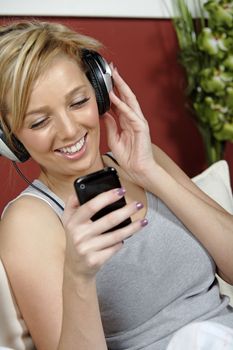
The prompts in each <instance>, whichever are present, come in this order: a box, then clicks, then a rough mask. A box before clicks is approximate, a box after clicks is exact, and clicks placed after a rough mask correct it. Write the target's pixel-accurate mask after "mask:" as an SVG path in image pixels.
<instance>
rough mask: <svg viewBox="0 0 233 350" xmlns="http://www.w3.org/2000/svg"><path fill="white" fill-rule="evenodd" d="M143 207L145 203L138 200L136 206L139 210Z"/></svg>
mask: <svg viewBox="0 0 233 350" xmlns="http://www.w3.org/2000/svg"><path fill="white" fill-rule="evenodd" d="M143 207H144V205H143V204H142V203H141V202H137V203H136V208H137V209H138V210H140V209H142V208H143Z"/></svg>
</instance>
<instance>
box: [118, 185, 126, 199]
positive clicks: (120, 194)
mask: <svg viewBox="0 0 233 350" xmlns="http://www.w3.org/2000/svg"><path fill="white" fill-rule="evenodd" d="M116 192H117V194H118V196H119V197H122V196H124V194H125V192H126V190H125V188H124V187H121V188H117V190H116Z"/></svg>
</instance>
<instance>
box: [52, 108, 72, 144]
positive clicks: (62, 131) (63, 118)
mask: <svg viewBox="0 0 233 350" xmlns="http://www.w3.org/2000/svg"><path fill="white" fill-rule="evenodd" d="M56 131H57V135H58V136H59V138H60V139H61V140H66V139H67V140H71V139H73V138H74V136H75V135H76V134H77V121H75V118H74V116H72V114H69V113H67V112H64V113H60V114H59V115H58V116H57V118H56Z"/></svg>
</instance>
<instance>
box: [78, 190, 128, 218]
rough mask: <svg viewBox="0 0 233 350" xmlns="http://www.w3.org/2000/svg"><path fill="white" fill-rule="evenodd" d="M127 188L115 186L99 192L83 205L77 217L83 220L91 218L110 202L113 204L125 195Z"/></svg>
mask: <svg viewBox="0 0 233 350" xmlns="http://www.w3.org/2000/svg"><path fill="white" fill-rule="evenodd" d="M124 194H125V190H124V189H123V188H115V189H112V190H109V191H105V192H103V193H101V194H98V195H97V196H96V197H94V198H93V199H91V200H89V201H88V202H86V203H85V204H83V205H81V206H80V207H79V209H78V211H77V219H78V221H79V222H80V223H81V222H86V221H87V220H90V219H91V217H92V216H93V215H95V214H96V213H97V212H98V211H99V210H101V209H103V208H104V207H106V206H107V205H109V204H112V203H114V202H116V201H117V200H119V199H120V198H121V197H123V196H124Z"/></svg>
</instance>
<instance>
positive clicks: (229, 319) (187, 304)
mask: <svg viewBox="0 0 233 350" xmlns="http://www.w3.org/2000/svg"><path fill="white" fill-rule="evenodd" d="M33 183H34V184H35V185H36V186H38V187H40V188H41V189H43V190H44V191H45V192H47V193H49V194H50V195H51V196H53V197H54V198H55V199H56V200H57V201H58V202H59V203H60V204H61V205H64V203H63V202H62V201H61V200H60V199H59V198H58V197H57V196H56V195H55V194H54V193H52V192H51V191H50V190H49V189H48V188H47V187H46V186H45V185H43V184H42V183H41V182H40V181H38V180H35V181H34V182H33ZM22 195H31V196H36V197H38V198H40V199H42V200H45V201H46V202H47V203H48V205H50V206H51V207H52V208H53V209H54V211H55V212H56V213H57V215H58V216H59V217H60V216H61V214H62V210H61V209H60V208H59V207H58V206H57V204H55V203H54V202H53V201H52V200H51V199H49V198H46V196H45V195H42V194H41V193H40V192H38V191H37V190H35V189H34V188H32V187H30V186H29V187H28V188H27V189H26V190H24V191H23V192H22V193H21V195H20V196H22ZM146 195H147V203H148V210H147V214H146V217H147V218H148V221H149V224H148V225H147V226H145V227H144V228H142V229H141V230H140V231H139V232H138V233H136V234H135V235H134V236H132V237H130V238H128V239H127V240H125V242H124V246H123V248H122V249H121V250H120V251H119V252H118V253H117V254H115V255H114V256H113V257H112V258H111V259H110V260H109V261H108V262H107V263H106V264H105V265H104V266H103V267H102V269H101V270H100V271H99V272H98V274H97V292H98V298H99V304H100V311H101V317H102V322H103V327H104V331H105V336H106V341H107V345H108V349H109V350H123V349H124V350H126V349H127V350H136V349H144V350H165V349H166V347H167V344H168V342H169V340H170V338H171V336H172V335H173V333H174V332H175V331H176V330H178V329H180V328H181V327H183V326H184V325H186V324H188V323H190V322H195V321H201V320H211V321H215V322H219V323H221V324H224V325H226V326H229V327H232V328H233V309H232V308H231V307H230V306H229V305H228V303H229V298H228V297H226V296H220V294H219V287H218V283H217V280H216V277H215V264H214V261H213V259H212V258H211V257H210V255H209V254H208V252H207V251H206V250H205V248H203V246H202V245H201V244H200V243H199V242H198V241H197V239H196V238H195V237H194V236H193V235H192V234H191V233H190V232H189V231H188V230H187V229H186V227H185V226H184V225H183V224H182V223H181V222H180V220H178V219H177V217H176V216H175V215H174V214H173V213H172V212H171V211H170V210H169V208H168V207H167V206H166V205H165V204H164V203H163V202H162V201H161V200H160V199H158V198H157V197H155V196H154V195H153V194H152V193H149V192H147V193H146ZM83 317H85V315H83Z"/></svg>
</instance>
